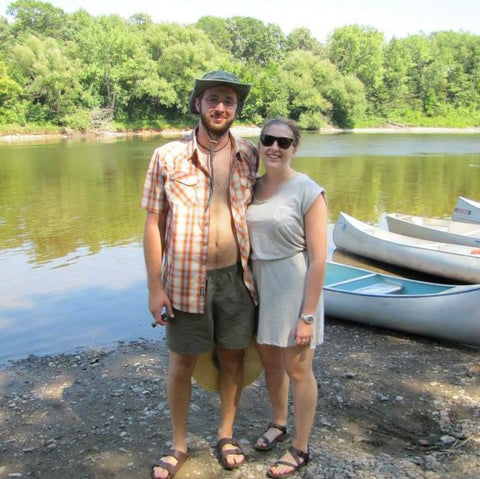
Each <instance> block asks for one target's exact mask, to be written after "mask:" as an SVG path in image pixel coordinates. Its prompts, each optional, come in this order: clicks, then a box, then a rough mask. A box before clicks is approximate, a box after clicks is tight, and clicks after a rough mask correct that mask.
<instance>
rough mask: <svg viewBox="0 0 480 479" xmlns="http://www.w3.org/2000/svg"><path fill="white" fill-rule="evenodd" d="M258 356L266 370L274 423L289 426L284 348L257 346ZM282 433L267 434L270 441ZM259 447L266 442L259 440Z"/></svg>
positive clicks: (277, 430)
mask: <svg viewBox="0 0 480 479" xmlns="http://www.w3.org/2000/svg"><path fill="white" fill-rule="evenodd" d="M257 350H258V354H259V356H260V360H261V361H262V364H263V367H264V369H265V382H266V384H267V389H268V394H269V397H270V405H271V407H272V422H273V423H275V424H279V425H280V426H285V425H286V424H287V414H288V384H289V382H288V376H287V374H286V372H285V369H284V367H283V363H284V360H283V352H284V348H279V347H277V346H269V345H266V344H257ZM280 434H281V431H280V430H279V429H277V428H270V429H268V431H267V432H266V433H265V436H266V437H267V439H268V440H269V441H272V440H274V439H275V437H277V436H279V435H280ZM257 445H258V446H259V447H262V446H266V444H265V442H264V441H263V440H262V439H261V438H259V439H258V441H257Z"/></svg>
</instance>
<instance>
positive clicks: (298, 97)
mask: <svg viewBox="0 0 480 479" xmlns="http://www.w3.org/2000/svg"><path fill="white" fill-rule="evenodd" d="M283 68H284V70H285V73H286V75H287V78H286V84H287V85H288V88H289V93H290V114H291V115H292V116H293V118H295V119H297V120H298V122H299V125H300V126H301V127H302V128H305V129H317V128H320V127H321V126H322V125H324V124H325V123H326V122H327V121H333V123H335V124H337V125H338V126H341V127H352V126H353V125H354V121H355V117H356V116H357V117H358V116H361V115H363V113H364V110H365V105H366V100H365V93H364V88H363V86H362V84H361V83H360V81H359V80H357V79H355V78H353V77H352V76H347V77H343V76H342V74H341V73H340V72H339V71H338V70H337V68H336V67H335V65H333V64H332V63H331V62H330V61H328V60H322V59H320V58H318V57H317V56H315V55H313V54H312V53H311V52H301V51H298V50H297V51H295V52H291V53H290V54H289V55H288V57H287V59H286V61H285V64H284V65H283Z"/></svg>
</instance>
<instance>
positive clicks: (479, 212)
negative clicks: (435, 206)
mask: <svg viewBox="0 0 480 479" xmlns="http://www.w3.org/2000/svg"><path fill="white" fill-rule="evenodd" d="M452 220H454V221H466V222H467V223H480V203H479V202H478V201H474V200H470V199H468V198H465V197H464V196H459V197H458V198H457V202H456V203H455V208H454V209H453V213H452Z"/></svg>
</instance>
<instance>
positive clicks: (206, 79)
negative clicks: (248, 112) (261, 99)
mask: <svg viewBox="0 0 480 479" xmlns="http://www.w3.org/2000/svg"><path fill="white" fill-rule="evenodd" d="M212 86H228V87H230V88H232V89H233V90H235V91H236V92H237V95H238V106H237V115H240V113H242V110H243V105H244V103H245V100H246V99H247V96H248V93H249V92H250V88H251V85H249V84H247V83H240V80H239V79H238V78H237V77H236V76H235V75H234V74H233V73H229V72H226V71H223V70H215V71H213V72H208V73H205V75H203V77H202V78H197V79H196V80H195V86H194V88H193V93H192V96H191V97H190V103H189V104H188V111H189V112H190V113H196V114H198V112H197V110H196V108H195V98H197V97H198V96H200V93H202V91H203V90H205V89H206V88H210V87H212Z"/></svg>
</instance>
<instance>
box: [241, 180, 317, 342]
mask: <svg viewBox="0 0 480 479" xmlns="http://www.w3.org/2000/svg"><path fill="white" fill-rule="evenodd" d="M322 193H324V189H323V188H322V187H320V186H319V185H317V183H315V182H314V181H313V180H312V179H310V178H309V177H308V176H307V175H305V174H303V173H296V174H295V176H294V177H292V178H291V179H290V180H289V181H288V182H287V183H285V184H284V185H283V186H282V188H281V189H280V190H279V191H278V192H277V193H276V194H275V195H273V196H272V197H271V198H269V199H267V200H263V201H259V200H257V199H254V200H253V202H252V204H251V205H250V206H249V207H248V210H247V223H248V231H249V235H250V244H251V254H250V258H251V260H252V269H253V274H254V276H255V282H256V285H257V290H258V295H259V324H258V333H257V342H258V343H259V344H270V345H273V346H281V347H286V346H295V326H296V323H297V320H298V318H299V317H300V314H301V313H302V306H303V295H304V290H305V281H306V273H307V269H308V254H307V250H306V248H307V246H306V241H305V228H304V217H305V214H306V213H307V211H308V209H309V208H310V206H311V205H312V203H313V202H314V200H315V199H316V198H317V197H318V195H320V194H322ZM315 316H316V320H315V327H314V333H313V339H312V342H311V343H310V347H311V348H315V346H316V345H317V344H321V343H322V342H323V296H320V300H319V302H318V307H317V311H316V314H315Z"/></svg>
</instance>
